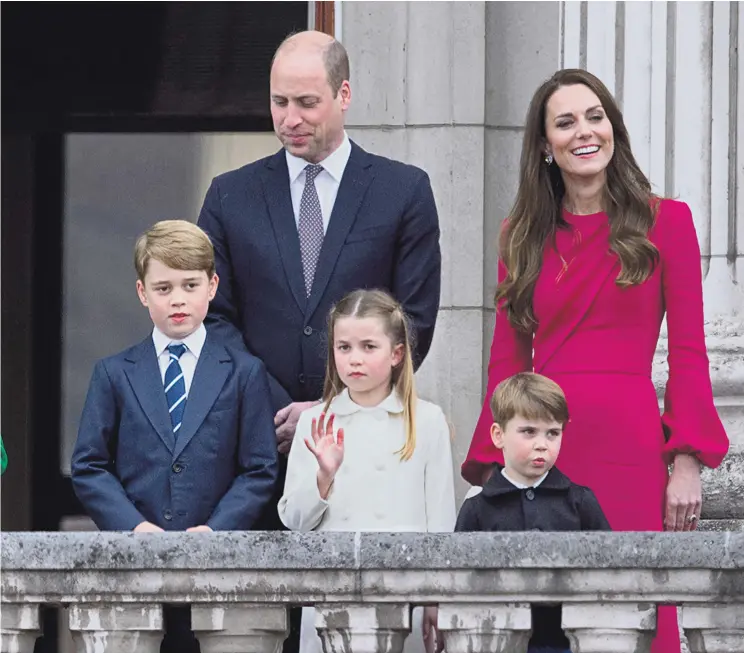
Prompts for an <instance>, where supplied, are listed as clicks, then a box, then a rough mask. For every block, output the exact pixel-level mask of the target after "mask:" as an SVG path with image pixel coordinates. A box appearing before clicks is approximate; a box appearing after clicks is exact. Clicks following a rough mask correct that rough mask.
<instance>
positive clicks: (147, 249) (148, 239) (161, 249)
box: [134, 220, 215, 283]
mask: <svg viewBox="0 0 744 653" xmlns="http://www.w3.org/2000/svg"><path fill="white" fill-rule="evenodd" d="M152 259H155V260H156V261H160V262H161V263H162V264H163V265H167V266H168V267H169V268H173V269H174V270H203V271H204V272H206V273H207V276H208V277H209V278H210V279H211V278H212V277H213V276H214V273H215V264H214V247H212V241H211V240H209V236H207V234H206V233H204V231H203V230H202V229H200V228H199V227H197V226H196V225H195V224H194V223H193V222H188V221H187V220H161V221H160V222H156V223H155V224H154V225H153V226H152V227H150V228H149V229H148V230H147V231H146V232H145V233H143V234H142V235H141V236H140V237H139V238H138V239H137V242H136V243H135V245H134V269H135V270H136V271H137V278H138V279H139V280H140V281H141V282H142V283H144V282H145V275H146V274H147V266H148V265H149V264H150V261H151V260H152Z"/></svg>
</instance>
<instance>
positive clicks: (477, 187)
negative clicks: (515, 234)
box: [341, 2, 487, 496]
mask: <svg viewBox="0 0 744 653" xmlns="http://www.w3.org/2000/svg"><path fill="white" fill-rule="evenodd" d="M486 4H487V3H484V2H344V3H342V12H343V33H342V34H341V40H342V42H343V43H344V45H345V46H346V48H347V50H348V52H349V59H350V64H351V87H352V102H351V108H350V110H349V114H348V120H347V126H348V133H349V136H350V138H351V139H352V140H354V141H356V142H357V143H358V144H359V145H360V146H361V147H363V148H365V149H367V150H369V151H370V152H373V153H375V154H379V155H382V156H386V157H390V158H393V159H397V160H399V161H404V162H406V163H410V164H413V165H416V166H418V167H420V168H422V169H423V170H425V171H426V172H427V174H428V175H429V177H430V179H431V184H432V189H433V191H434V197H435V199H436V203H437V209H438V211H439V224H440V230H441V239H440V242H441V247H442V292H441V301H440V313H439V316H438V319H437V325H436V330H435V333H434V342H433V344H432V347H431V351H430V352H429V355H428V356H427V358H426V360H425V361H424V364H423V365H422V367H421V370H420V372H419V374H418V375H417V381H418V390H419V393H420V394H421V396H422V397H423V398H425V399H428V400H430V401H434V402H436V403H437V404H439V405H440V406H442V408H443V410H444V411H445V413H446V414H447V416H448V417H449V418H450V419H451V420H452V422H453V424H454V425H455V433H456V437H455V442H454V445H453V447H454V451H453V453H454V455H453V458H454V462H455V465H456V466H459V463H460V461H461V460H462V459H463V458H464V457H465V453H466V451H467V447H468V445H469V443H470V436H471V434H472V431H473V427H474V426H475V422H476V420H477V417H478V414H479V412H480V408H481V401H482V396H481V395H482V389H481V374H480V368H481V361H482V350H483V337H482V319H483V307H482V297H483V248H484V245H483V196H484V186H483V165H484V164H483V152H484V149H483V147H484V146H483V143H484V104H485V89H484V85H485V29H486V25H485V13H486ZM453 342H457V346H456V347H453V346H452V343H453ZM456 479H459V473H456ZM458 483H459V494H460V495H461V496H462V495H464V493H465V484H464V483H462V482H460V481H458Z"/></svg>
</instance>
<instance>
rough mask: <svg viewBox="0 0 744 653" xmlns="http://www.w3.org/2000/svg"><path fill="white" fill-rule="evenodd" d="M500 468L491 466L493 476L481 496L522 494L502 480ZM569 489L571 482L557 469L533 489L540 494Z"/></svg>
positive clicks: (518, 489)
mask: <svg viewBox="0 0 744 653" xmlns="http://www.w3.org/2000/svg"><path fill="white" fill-rule="evenodd" d="M502 468H503V467H502V465H498V464H495V465H494V466H493V474H491V478H489V479H488V481H487V482H486V484H485V485H484V486H483V492H482V494H483V496H484V497H499V496H502V495H504V494H509V493H510V492H522V490H521V489H520V488H518V487H517V486H516V485H513V484H512V483H511V482H509V480H508V479H506V478H504V475H503V474H502V473H501V470H502ZM570 487H571V481H570V480H569V479H568V477H567V476H566V475H565V474H563V473H562V472H561V471H560V470H559V469H558V468H557V467H553V468H552V469H551V470H550V471H549V472H548V475H547V476H546V477H545V480H544V481H543V482H542V483H540V485H539V486H538V487H536V488H534V489H535V491H536V492H540V491H542V490H568V489H569V488H570ZM527 489H530V488H527Z"/></svg>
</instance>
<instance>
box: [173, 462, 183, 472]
mask: <svg viewBox="0 0 744 653" xmlns="http://www.w3.org/2000/svg"><path fill="white" fill-rule="evenodd" d="M171 469H172V470H173V471H174V472H175V473H176V474H180V473H181V472H182V471H183V465H180V464H179V463H176V464H175V465H173V467H171Z"/></svg>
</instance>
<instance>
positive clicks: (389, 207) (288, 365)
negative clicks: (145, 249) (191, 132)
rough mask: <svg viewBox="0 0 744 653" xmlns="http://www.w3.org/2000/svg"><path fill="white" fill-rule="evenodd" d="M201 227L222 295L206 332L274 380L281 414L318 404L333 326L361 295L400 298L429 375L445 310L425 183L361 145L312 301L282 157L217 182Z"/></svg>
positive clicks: (435, 226)
mask: <svg viewBox="0 0 744 653" xmlns="http://www.w3.org/2000/svg"><path fill="white" fill-rule="evenodd" d="M198 224H199V226H200V227H202V228H203V229H204V230H205V231H206V232H207V233H208V234H209V236H210V238H211V239H212V242H213V244H214V247H215V255H216V259H217V274H218V275H219V277H220V285H219V288H218V290H217V296H216V297H215V299H214V300H213V301H212V303H211V307H210V313H209V315H208V316H207V320H206V323H207V324H208V325H209V328H210V329H211V330H212V332H213V333H216V332H219V334H220V336H221V337H222V338H224V339H225V341H226V342H229V343H231V344H232V345H234V346H236V347H241V346H243V347H246V348H247V349H248V351H249V352H251V353H252V354H254V355H255V356H257V357H258V358H260V359H261V360H262V361H263V362H264V364H265V365H266V368H267V370H268V373H269V383H270V384H271V391H272V397H273V400H274V408H275V409H279V408H281V407H283V406H286V405H287V404H289V403H290V402H292V401H309V400H316V399H320V396H321V393H322V387H323V379H324V376H325V364H326V350H327V328H326V327H327V320H328V314H329V312H330V309H331V307H332V306H333V304H334V303H336V302H337V301H339V300H340V299H341V298H342V297H343V296H344V295H346V294H347V293H349V292H351V291H353V290H356V289H358V288H382V289H385V290H388V291H389V292H391V294H392V295H393V296H395V297H396V298H397V299H398V301H399V302H401V304H402V305H403V308H404V310H405V311H406V312H407V313H408V315H409V316H410V318H411V321H412V324H413V327H414V333H415V335H416V345H415V353H414V359H415V363H416V366H418V365H420V363H421V362H422V361H423V359H424V357H425V356H426V354H427V352H428V351H429V347H430V345H431V341H432V337H433V335H434V324H435V322H436V318H437V311H438V310H439V293H440V285H441V255H440V248H439V221H438V217H437V209H436V205H435V203H434V195H433V193H432V190H431V184H430V183H429V177H428V176H427V174H426V173H425V172H424V171H423V170H421V169H419V168H416V167H414V166H411V165H407V164H404V163H400V162H398V161H392V160H390V159H386V158H384V157H381V156H376V155H374V154H370V153H368V152H365V151H364V150H363V149H361V148H360V147H359V146H358V145H356V144H355V143H352V147H351V156H350V157H349V161H348V163H347V165H346V169H345V171H344V176H343V178H342V180H341V184H340V185H339V189H338V195H337V197H336V202H335V204H334V207H333V212H332V214H331V217H330V221H329V223H328V229H327V231H326V235H325V238H324V240H323V247H322V250H321V252H320V258H319V260H318V265H317V268H316V272H315V278H314V281H313V287H312V291H311V294H310V297H309V298H308V297H306V294H305V283H304V279H303V271H302V260H301V257H300V240H299V236H298V233H297V224H296V222H295V217H294V212H293V210H292V199H291V194H290V189H289V173H288V171H287V160H286V155H285V152H284V150H283V149H282V150H280V151H279V152H277V153H276V154H274V155H273V156H270V157H267V158H265V159H261V160H259V161H256V162H254V163H251V164H249V165H246V166H244V167H242V168H239V169H238V170H233V171H231V172H227V173H225V174H223V175H220V176H218V177H216V178H215V179H214V180H213V181H212V185H211V186H210V188H209V191H208V192H207V195H206V199H205V200H204V206H203V207H202V210H201V214H200V215H199V221H198Z"/></svg>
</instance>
